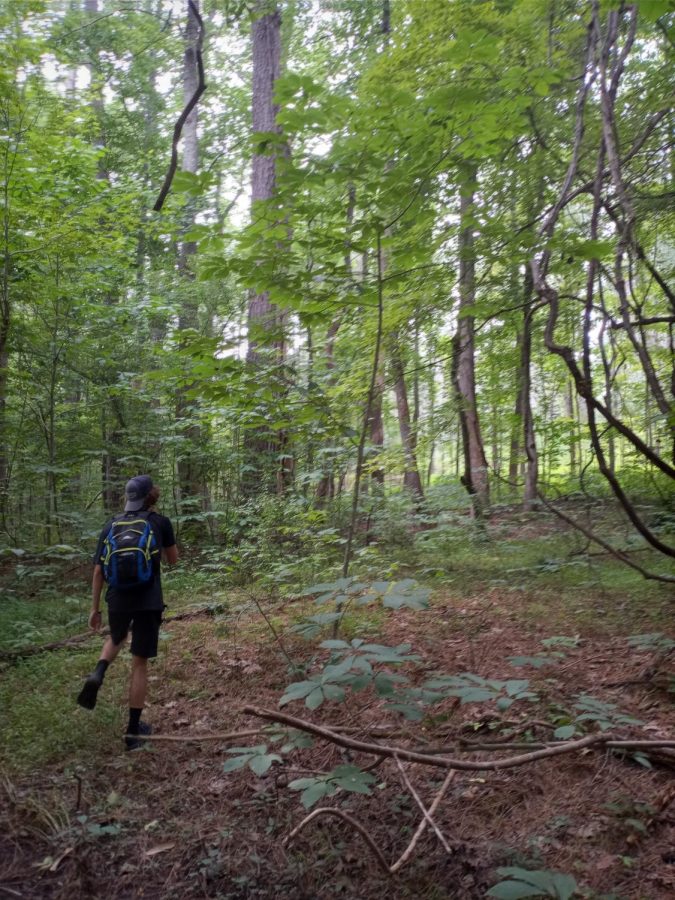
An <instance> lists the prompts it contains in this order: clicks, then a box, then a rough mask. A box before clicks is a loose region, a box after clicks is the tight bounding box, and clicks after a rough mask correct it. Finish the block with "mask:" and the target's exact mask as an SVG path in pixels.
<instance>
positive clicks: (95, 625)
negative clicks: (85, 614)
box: [89, 609, 101, 631]
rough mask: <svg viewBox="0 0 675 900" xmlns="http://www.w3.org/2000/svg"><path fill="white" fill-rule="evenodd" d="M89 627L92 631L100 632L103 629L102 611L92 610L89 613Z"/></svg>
mask: <svg viewBox="0 0 675 900" xmlns="http://www.w3.org/2000/svg"><path fill="white" fill-rule="evenodd" d="M89 627H90V628H91V630H92V631H99V630H100V628H101V610H100V609H92V611H91V612H90V613H89Z"/></svg>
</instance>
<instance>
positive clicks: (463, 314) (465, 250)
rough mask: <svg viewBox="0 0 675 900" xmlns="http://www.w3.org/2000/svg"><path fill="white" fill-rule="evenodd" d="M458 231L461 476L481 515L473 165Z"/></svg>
mask: <svg viewBox="0 0 675 900" xmlns="http://www.w3.org/2000/svg"><path fill="white" fill-rule="evenodd" d="M461 175H462V184H461V187H460V232H459V311H458V317H457V331H456V333H455V337H454V340H453V373H454V383H455V391H456V396H457V401H458V406H459V416H460V426H461V432H462V439H463V448H464V474H463V475H462V477H461V481H462V484H463V485H464V486H465V488H466V489H467V491H468V492H469V494H470V495H471V498H472V501H473V510H474V514H475V515H476V517H477V518H481V517H482V516H483V515H484V514H485V511H486V510H487V507H488V504H489V502H490V490H489V483H488V470H487V460H486V458H485V451H484V449H483V440H482V437H481V430H480V421H479V417H478V408H477V405H476V376H475V356H474V317H473V313H472V312H471V308H472V307H473V304H474V302H475V299H476V260H475V247H474V234H473V222H472V218H473V212H474V192H475V189H476V168H475V166H471V167H470V168H467V169H465V170H464V171H463V173H461Z"/></svg>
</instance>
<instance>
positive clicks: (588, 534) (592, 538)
mask: <svg viewBox="0 0 675 900" xmlns="http://www.w3.org/2000/svg"><path fill="white" fill-rule="evenodd" d="M537 494H538V496H539V499H540V500H541V502H542V503H543V504H544V506H545V507H546V508H547V509H549V510H550V511H551V512H552V513H553V514H554V515H556V516H558V518H560V519H562V520H563V521H564V522H567V524H568V525H571V526H572V528H576V530H577V531H580V532H581V533H582V534H583V535H585V536H586V537H587V538H588V539H589V541H594V542H595V543H596V544H599V545H600V546H601V547H603V548H604V549H605V550H606V551H607V552H608V553H610V554H611V555H612V556H614V557H615V558H616V559H618V560H619V561H620V562H622V563H625V564H626V565H627V566H630V568H631V569H635V571H636V572H639V573H640V575H642V577H643V578H646V579H648V580H650V581H664V582H666V583H667V584H675V578H672V577H671V576H670V575H657V574H655V573H654V572H648V571H647V570H646V569H643V568H642V566H640V565H638V564H637V563H636V562H633V560H632V559H629V558H628V557H627V556H626V555H625V553H623V552H622V551H621V550H617V549H616V548H615V547H612V545H611V544H608V543H607V541H605V540H603V539H602V538H601V537H598V535H597V534H595V533H594V532H593V531H590V530H589V529H588V528H586V527H585V526H584V525H581V524H580V523H579V522H577V521H576V520H575V519H572V518H570V516H568V515H566V514H565V513H563V512H561V511H560V510H559V509H556V507H555V506H553V505H552V504H551V503H549V501H548V500H547V499H546V497H544V495H543V494H542V493H541V491H538V492H537Z"/></svg>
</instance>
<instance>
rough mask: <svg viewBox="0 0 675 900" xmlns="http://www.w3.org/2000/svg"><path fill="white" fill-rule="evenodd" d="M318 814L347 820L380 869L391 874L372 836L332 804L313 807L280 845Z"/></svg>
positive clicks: (289, 840) (287, 841)
mask: <svg viewBox="0 0 675 900" xmlns="http://www.w3.org/2000/svg"><path fill="white" fill-rule="evenodd" d="M320 816H333V817H334V818H336V819H342V821H343V822H347V824H348V825H351V826H352V828H353V829H354V830H355V831H358V833H359V834H360V835H361V837H362V838H363V840H364V841H365V842H366V844H367V845H368V847H370V849H371V850H372V851H373V855H374V856H375V859H376V860H377V861H378V863H379V864H380V867H381V869H382V870H383V871H384V872H386V873H387V875H391V872H392V870H391V869H390V868H389V863H388V862H387V860H386V859H385V858H384V856H383V855H382V851H381V850H380V848H379V847H378V846H377V844H376V843H375V841H374V840H373V839H372V837H371V836H370V835H369V834H368V832H367V831H366V829H365V828H364V827H363V825H362V824H361V823H360V822H358V821H357V820H356V819H355V818H353V817H352V816H350V815H349V814H348V813H346V812H343V811H342V810H341V809H336V808H335V807H334V806H320V807H319V808H318V809H315V810H314V811H313V812H311V813H310V814H309V815H308V816H305V818H304V819H303V820H302V822H300V824H299V825H296V826H295V828H294V829H293V831H291V832H290V834H288V835H287V836H286V837H285V838H284V839H283V841H282V846H284V847H287V846H288V845H289V844H290V842H291V841H292V840H293V839H294V838H296V837H297V836H298V835H299V834H300V832H301V831H302V829H303V828H304V827H305V826H306V825H309V823H310V822H313V821H314V819H318V818H319V817H320Z"/></svg>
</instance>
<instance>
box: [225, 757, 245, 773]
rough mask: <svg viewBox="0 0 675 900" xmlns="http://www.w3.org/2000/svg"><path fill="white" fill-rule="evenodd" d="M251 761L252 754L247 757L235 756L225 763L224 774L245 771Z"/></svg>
mask: <svg viewBox="0 0 675 900" xmlns="http://www.w3.org/2000/svg"><path fill="white" fill-rule="evenodd" d="M250 759H251V756H250V754H247V755H246V756H235V757H233V758H232V759H228V760H226V761H225V762H224V763H223V772H234V771H235V769H243V768H244V766H245V765H246V763H247V762H248V761H249V760H250Z"/></svg>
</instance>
